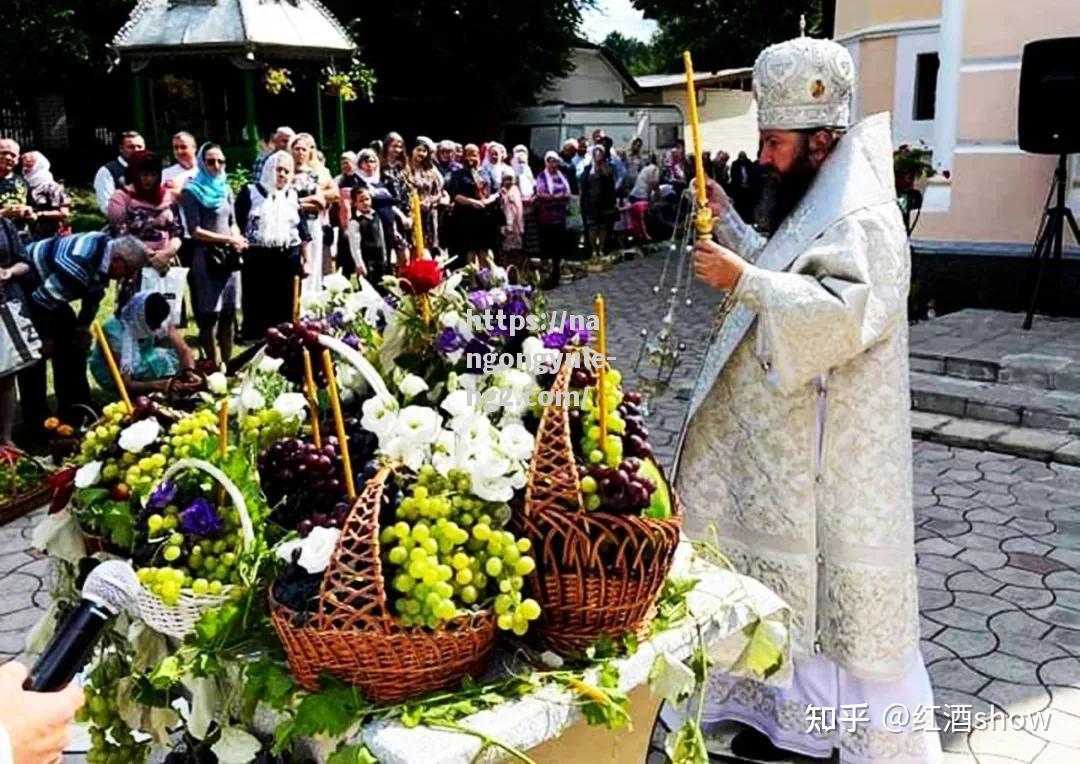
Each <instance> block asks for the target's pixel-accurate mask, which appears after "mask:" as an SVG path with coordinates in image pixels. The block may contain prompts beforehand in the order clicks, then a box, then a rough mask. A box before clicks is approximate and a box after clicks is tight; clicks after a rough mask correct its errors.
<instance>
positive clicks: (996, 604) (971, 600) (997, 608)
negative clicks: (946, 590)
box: [951, 592, 1016, 615]
mask: <svg viewBox="0 0 1080 764" xmlns="http://www.w3.org/2000/svg"><path fill="white" fill-rule="evenodd" d="M951 594H952V598H953V599H952V602H953V605H954V606H955V607H959V608H963V609H964V610H970V611H972V612H973V613H982V614H983V615H993V614H994V613H1003V612H1005V611H1007V610H1016V607H1015V606H1014V605H1013V604H1012V603H1011V602H1008V601H1005V600H1001V599H999V598H998V597H997V596H993V595H989V594H979V593H978V592H951Z"/></svg>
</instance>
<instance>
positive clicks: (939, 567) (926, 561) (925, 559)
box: [919, 552, 972, 583]
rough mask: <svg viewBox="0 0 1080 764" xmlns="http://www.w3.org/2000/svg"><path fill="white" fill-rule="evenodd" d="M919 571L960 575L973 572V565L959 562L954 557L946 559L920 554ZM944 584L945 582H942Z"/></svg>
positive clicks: (938, 555) (962, 561)
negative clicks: (959, 573) (961, 572)
mask: <svg viewBox="0 0 1080 764" xmlns="http://www.w3.org/2000/svg"><path fill="white" fill-rule="evenodd" d="M919 569H920V570H930V571H934V572H935V573H943V574H949V573H958V572H960V571H964V570H971V569H972V565H971V563H969V562H965V561H964V560H958V559H955V558H953V557H944V556H942V555H940V554H929V553H922V552H920V553H919ZM942 583H944V581H943V582H942Z"/></svg>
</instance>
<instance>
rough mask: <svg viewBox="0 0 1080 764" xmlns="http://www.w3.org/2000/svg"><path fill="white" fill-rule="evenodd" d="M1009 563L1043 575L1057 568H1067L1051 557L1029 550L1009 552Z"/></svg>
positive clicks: (1014, 566)
mask: <svg viewBox="0 0 1080 764" xmlns="http://www.w3.org/2000/svg"><path fill="white" fill-rule="evenodd" d="M1009 565H1010V566H1011V567H1013V568H1019V569H1020V570H1026V571H1028V572H1030V573H1035V574H1036V575H1039V576H1043V575H1046V574H1047V573H1053V572H1054V571H1058V570H1068V566H1067V565H1065V563H1063V562H1059V561H1057V560H1055V559H1053V558H1051V557H1043V556H1041V555H1038V554H1031V553H1029V552H1013V551H1010V552H1009ZM1040 584H1041V582H1040Z"/></svg>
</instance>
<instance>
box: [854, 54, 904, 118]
mask: <svg viewBox="0 0 1080 764" xmlns="http://www.w3.org/2000/svg"><path fill="white" fill-rule="evenodd" d="M895 85H896V38H895V37H881V38H878V39H875V40H863V41H862V43H861V44H860V47H859V79H858V82H857V83H856V87H857V88H858V93H859V97H858V98H859V102H858V110H859V114H860V115H861V116H864V117H865V116H869V115H870V114H877V113H878V112H879V111H892V109H893V98H894V95H895V90H894V88H895Z"/></svg>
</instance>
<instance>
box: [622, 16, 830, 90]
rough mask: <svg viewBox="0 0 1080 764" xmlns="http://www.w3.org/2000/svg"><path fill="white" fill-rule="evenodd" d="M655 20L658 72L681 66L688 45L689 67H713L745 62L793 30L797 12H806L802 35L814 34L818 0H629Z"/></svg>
mask: <svg viewBox="0 0 1080 764" xmlns="http://www.w3.org/2000/svg"><path fill="white" fill-rule="evenodd" d="M632 2H633V4H634V7H635V8H637V9H639V10H640V11H642V12H643V13H644V14H645V16H647V17H648V18H651V19H655V20H656V21H657V23H658V24H659V27H660V30H659V32H658V33H657V35H656V38H655V40H654V48H655V52H654V54H655V56H656V61H657V64H658V65H659V68H660V71H666V72H677V71H680V70H681V69H682V52H683V51H684V50H689V51H690V53H691V55H692V56H693V57H694V67H695V68H696V69H698V70H699V71H715V70H717V69H729V68H735V67H740V66H750V65H752V64H753V63H754V59H755V58H757V55H758V53H760V52H761V50H762V49H763V48H765V47H766V46H768V45H771V44H772V43H776V42H781V41H783V40H787V39H789V38H791V37H796V36H797V35H798V34H799V16H800V15H801V14H806V25H807V34H810V35H816V34H819V33H820V28H821V20H822V0H632Z"/></svg>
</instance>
